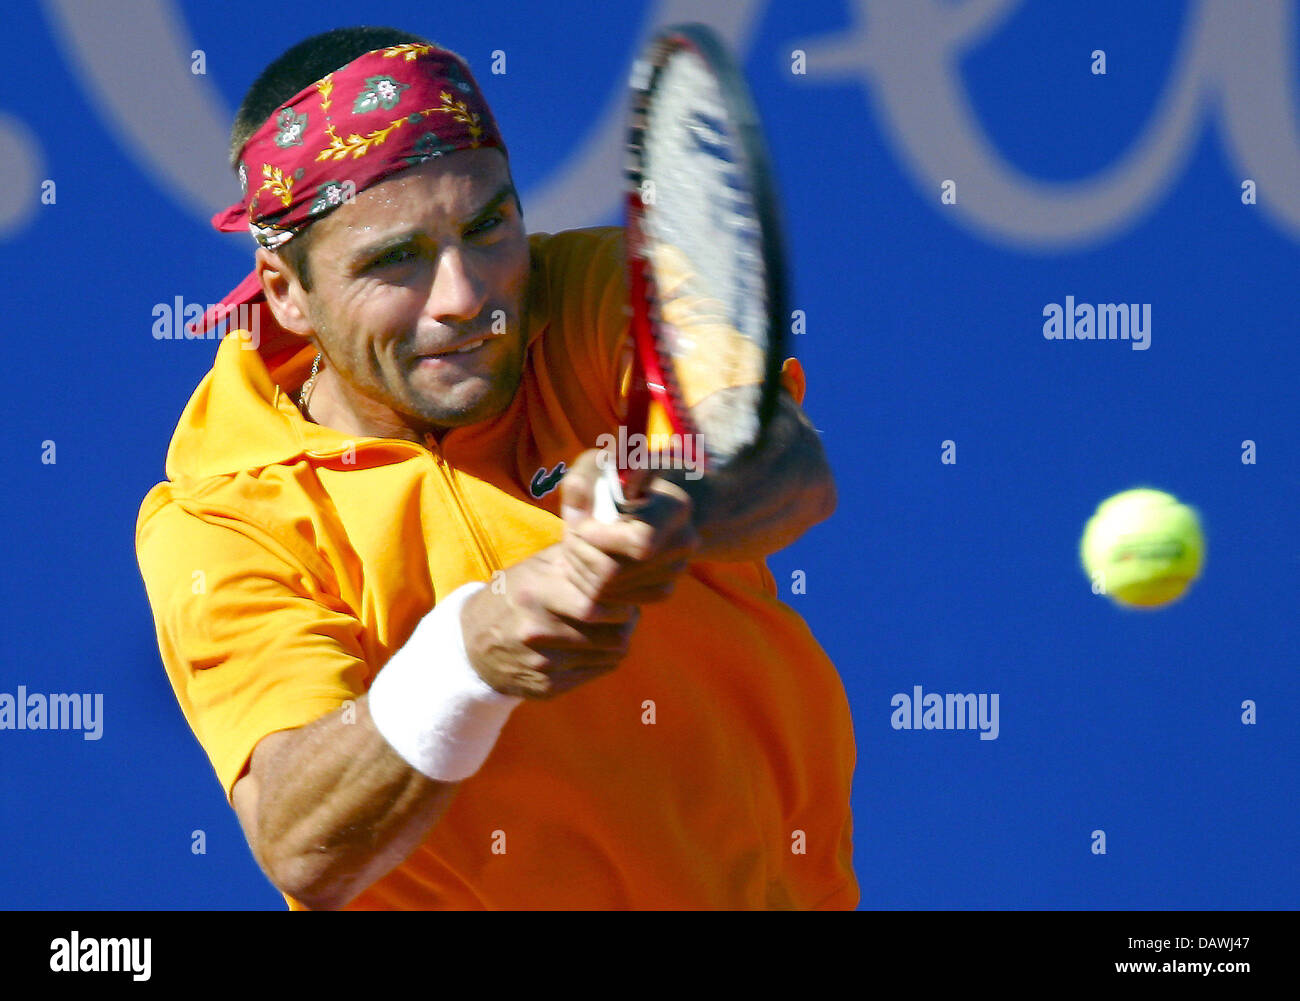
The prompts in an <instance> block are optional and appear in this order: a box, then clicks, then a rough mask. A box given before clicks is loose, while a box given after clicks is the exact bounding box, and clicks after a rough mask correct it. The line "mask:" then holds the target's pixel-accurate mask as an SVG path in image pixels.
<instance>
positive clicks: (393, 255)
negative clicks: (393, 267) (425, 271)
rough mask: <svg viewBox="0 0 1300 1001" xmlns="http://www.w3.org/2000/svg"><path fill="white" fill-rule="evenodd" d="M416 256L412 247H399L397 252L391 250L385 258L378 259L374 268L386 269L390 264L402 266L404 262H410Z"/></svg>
mask: <svg viewBox="0 0 1300 1001" xmlns="http://www.w3.org/2000/svg"><path fill="white" fill-rule="evenodd" d="M414 256H415V251H413V250H411V248H410V247H398V248H397V249H396V250H390V251H389V252H388V253H386V254H384V256H383V257H379V258H376V259H375V260H374V261H373V262H372V263H371V265H370V266H371V267H372V268H384V267H388V266H389V265H390V264H401V263H402V262H403V261H409V260H410V259H411V258H412V257H414Z"/></svg>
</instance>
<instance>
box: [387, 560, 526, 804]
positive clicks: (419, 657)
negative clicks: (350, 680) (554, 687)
mask: <svg viewBox="0 0 1300 1001" xmlns="http://www.w3.org/2000/svg"><path fill="white" fill-rule="evenodd" d="M484 586H485V585H483V584H466V585H464V586H463V587H460V588H457V589H456V590H455V591H453V592H452V593H451V594H449V595H447V597H445V598H443V599H442V600H441V601H439V602H438V604H437V605H435V606H434V608H433V611H431V612H429V614H428V615H426V616H425V617H424V618H423V619H421V620H420V623H419V625H417V626H416V627H415V632H413V633H412V634H411V638H410V639H408V640H407V641H406V645H405V646H403V647H402V648H401V649H400V650H398V651H397V653H395V654H393V656H392V658H391V659H390V660H389V661H388V663H387V664H385V665H384V666H383V668H382V669H381V670H380V672H379V674H378V675H377V676H376V677H375V680H374V683H373V684H372V685H371V686H370V695H369V699H370V717H371V719H373V720H374V722H375V728H376V729H378V730H379V733H380V735H382V736H383V738H384V739H385V740H386V741H388V743H389V744H391V745H392V746H393V750H395V751H396V752H397V753H398V754H400V755H401V756H402V758H403V759H404V760H405V761H406V763H407V764H409V765H410V766H411V767H412V768H414V769H415V770H416V771H418V772H422V773H423V774H425V775H427V776H428V777H429V778H431V779H434V780H435V781H438V782H459V781H461V780H462V779H466V778H469V776H471V775H473V774H474V773H475V772H476V771H478V770H479V768H480V766H482V764H483V762H484V761H486V760H487V756H488V754H489V753H491V751H492V747H493V745H495V744H496V741H497V737H498V736H499V735H500V733H501V728H502V727H504V726H505V725H506V719H507V718H508V717H509V716H510V712H511V710H513V709H514V707H515V706H517V705H518V704H519V703H520V702H522V701H523V699H522V698H519V697H518V696H514V695H502V694H501V693H500V692H498V691H497V690H496V689H494V688H493V687H492V686H491V685H489V684H488V683H487V682H486V681H484V680H483V679H482V678H480V677H479V675H478V672H477V671H475V670H474V667H473V665H472V664H470V662H469V656H468V655H467V654H466V653H465V640H464V637H463V635H462V633H461V625H460V610H461V607H462V606H463V605H464V604H465V602H466V600H468V599H469V598H470V597H472V596H473V595H475V594H476V593H478V592H479V591H480V590H482V589H483V587H484Z"/></svg>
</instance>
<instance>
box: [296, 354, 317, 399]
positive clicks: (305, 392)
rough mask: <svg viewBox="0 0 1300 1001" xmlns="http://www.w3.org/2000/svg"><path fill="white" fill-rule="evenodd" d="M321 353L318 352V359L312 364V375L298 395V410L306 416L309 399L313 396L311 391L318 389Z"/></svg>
mask: <svg viewBox="0 0 1300 1001" xmlns="http://www.w3.org/2000/svg"><path fill="white" fill-rule="evenodd" d="M320 359H321V352H319V351H317V352H316V359H315V361H313V362H312V363H311V375H309V376H308V377H307V381H306V382H304V383H303V384H302V391H301V392H299V393H298V409H300V410H301V411H302V412H303V413H304V414H305V413H306V412H307V398H308V397H309V396H311V391H312V390H313V389H315V388H316V376H318V375H319V374H320Z"/></svg>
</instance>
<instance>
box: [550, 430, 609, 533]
mask: <svg viewBox="0 0 1300 1001" xmlns="http://www.w3.org/2000/svg"><path fill="white" fill-rule="evenodd" d="M600 476H601V466H600V450H599V449H595V448H589V449H587V451H585V452H583V453H582V454H581V455H579V456H578V458H577V459H575V460H574V462H573V465H572V466H570V467H569V469H568V470H567V471H566V472H565V474H564V479H562V480H560V515H561V517H563V518H564V520H565V521H566V522H567V523H569V524H576V523H577V522H580V521H582V520H583V519H584V518H588V517H590V516H591V509H592V505H593V504H594V503H595V497H596V481H597V480H599V479H600Z"/></svg>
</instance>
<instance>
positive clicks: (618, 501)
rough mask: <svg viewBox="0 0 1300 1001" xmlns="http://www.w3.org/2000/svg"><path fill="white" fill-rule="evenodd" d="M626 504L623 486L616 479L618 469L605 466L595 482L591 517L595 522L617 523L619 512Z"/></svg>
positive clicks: (610, 465) (611, 465)
mask: <svg viewBox="0 0 1300 1001" xmlns="http://www.w3.org/2000/svg"><path fill="white" fill-rule="evenodd" d="M626 504H627V497H625V496H624V494H623V484H622V482H620V480H619V477H618V467H616V466H615V465H614V464H613V463H612V462H611V463H610V464H609V465H607V466H606V467H605V468H604V469H603V470H602V471H601V474H600V479H598V480H597V481H596V495H595V497H593V498H592V505H591V516H592V517H593V518H595V519H596V520H597V521H618V517H619V510H620V508H622V507H624V506H625V505H626Z"/></svg>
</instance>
